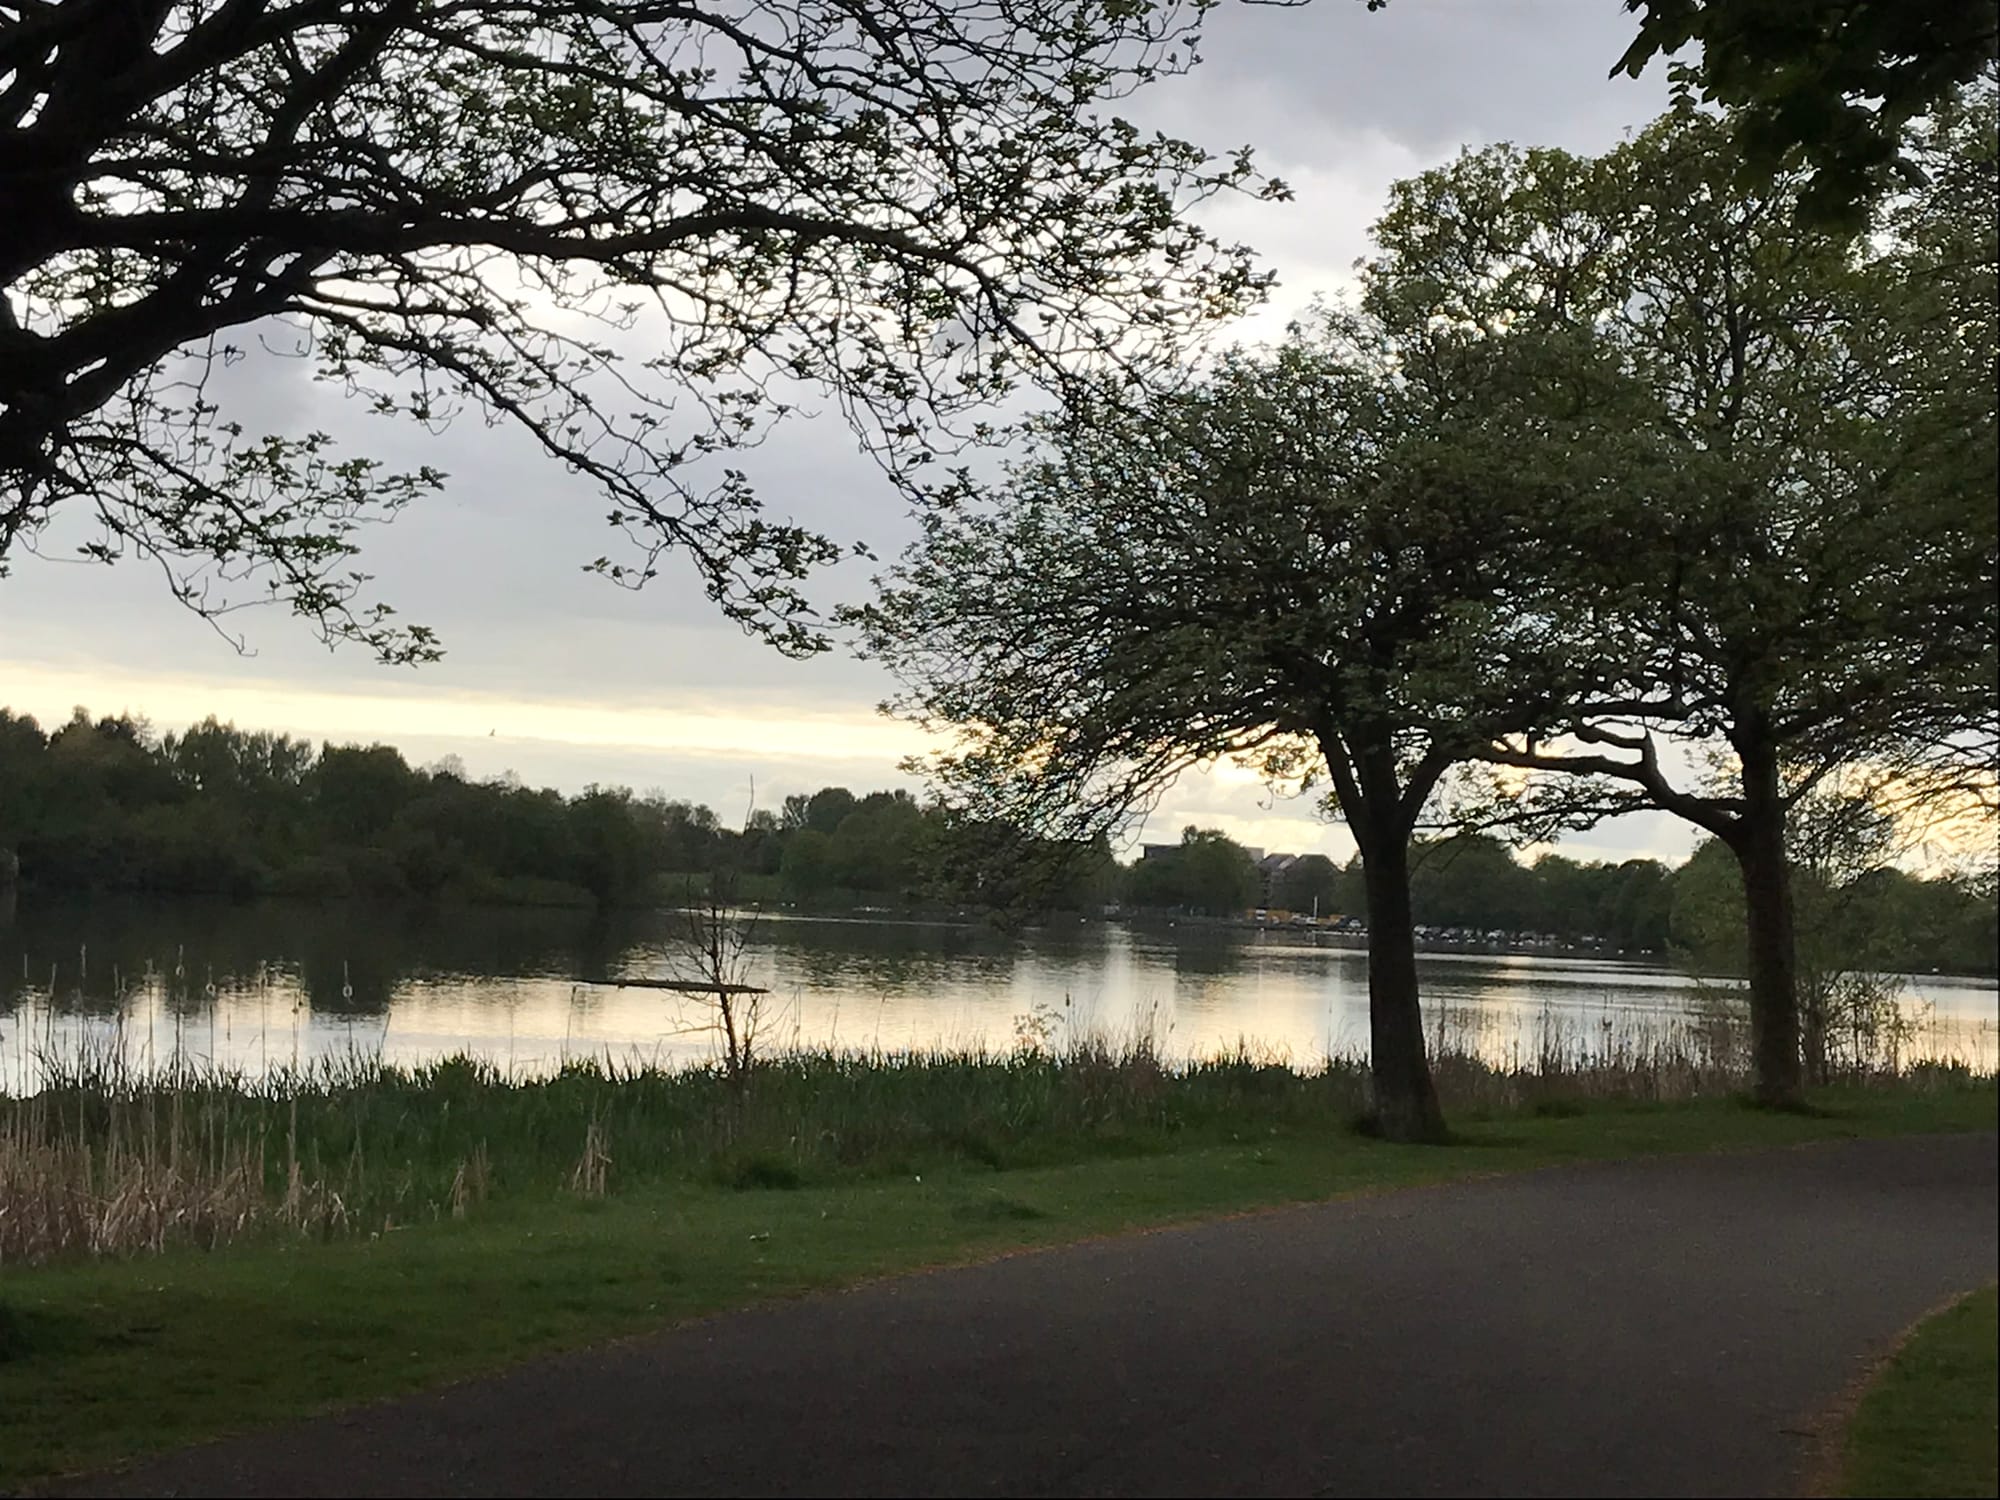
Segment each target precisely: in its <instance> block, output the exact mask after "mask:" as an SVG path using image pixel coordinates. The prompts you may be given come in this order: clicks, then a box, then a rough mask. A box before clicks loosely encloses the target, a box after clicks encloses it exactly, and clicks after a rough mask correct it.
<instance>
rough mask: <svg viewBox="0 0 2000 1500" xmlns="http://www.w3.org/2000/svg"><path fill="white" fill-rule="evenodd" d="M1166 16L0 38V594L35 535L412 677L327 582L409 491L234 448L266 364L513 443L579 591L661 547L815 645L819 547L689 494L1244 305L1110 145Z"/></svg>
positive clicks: (298, 440)
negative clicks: (559, 516)
mask: <svg viewBox="0 0 2000 1500" xmlns="http://www.w3.org/2000/svg"><path fill="white" fill-rule="evenodd" d="M1207 8H1208V7H1207V6H1206V5H1205V4H1202V3H1192V4H1185V5H1183V4H1175V3H1164V4H1160V3H1148V0H1140V3H1131V4H1127V3H1118V4H1099V3H1093V0H1004V3H1001V4H994V5H965V4H960V3H958V0H900V3H898V4H896V5H893V6H880V5H876V4H872V3H865V0H784V3H778V4H767V3H763V0H721V3H716V4H704V5H700V6H690V5H686V4H683V3H679V0H560V3H558V0H136V3H134V0H62V3H60V4H57V3H48V0H19V3H7V4H0V222H4V223H5V224H6V225H7V232H6V235H5V238H4V240H0V568H4V567H5V566H6V564H7V562H8V560H9V559H10V558H15V559H18V556H19V553H20V551H21V550H22V549H23V548H31V547H32V546H33V545H34V544H35V543H36V541H37V539H38V538H39V537H41V536H42V535H43V534H44V533H45V531H46V528H47V527H48V526H49V524H50V522H51V521H52V519H53V518H54V517H55V516H56V514H57V513H58V512H59V511H61V512H67V511H69V510H71V509H74V510H76V511H78V512H81V513H85V514H87V515H88V516H89V517H90V518H91V528H92V530H94V536H92V537H91V539H90V540H88V541H86V542H85V543H84V545H83V550H84V552H85V553H86V555H89V556H92V557H96V558H99V559H104V560H110V559H114V558H118V557H125V556H139V557H144V558H149V559H153V560H155V561H157V562H159V563H161V564H162V565H163V566H164V567H165V569H166V572H167V576H168V579H169V583H170V586H171V587H172V589H173V590H174V592H175V594H176V595H177V596H178V597H179V598H180V599H181V600H182V601H183V602H185V603H186V604H188V605H189V606H190V607H192V608H194V609H196V610H198V611H201V612H203V613H204V614H207V615H210V616H214V615H217V614H219V613H221V612H222V611H224V610H226V609H228V608H230V607H232V606H233V605H235V604H238V603H241V602H243V601H244V600H245V599H246V598H253V599H254V598H255V597H257V596H258V595H259V594H261V593H268V594H269V595H271V596H274V597H276V598H277V599H279V600H282V601H283V602H284V603H286V604H288V605H289V606H290V607H291V608H292V609H293V610H295V611H296V612H298V613H299V614H300V615H302V616H304V617H306V618H307V619H308V620H309V621H310V622H311V623H312V624H313V625H314V626H316V627H317V628H318V629H319V630H320V631H321V632H322V633H323V634H324V635H325V636H326V637H327V638H328V639H329V640H342V639H346V640H355V641H360V642H362V643H365V645H367V646H368V647H369V648H372V649H373V650H374V651H376V652H377V653H379V654H380V655H381V656H382V657H384V658H385V659H388V660H392V661H421V660H425V659H428V658H429V657H431V656H433V655H435V654H436V652H437V650H438V649H439V648H438V643H437V641H436V639H435V637H434V636H433V635H432V634H431V632H430V631H428V630H427V629H425V628H424V627H422V626H418V625H405V624H403V623H402V622H401V620H400V619H399V618H398V617H397V616H395V614H394V613H393V610H392V609H391V608H390V607H389V606H388V605H386V604H384V603H382V602H380V601H376V600H373V599H371V598H369V597H368V593H367V590H366V580H365V579H364V578H361V577H359V576H357V575H356V574H355V573H354V571H353V569H352V561H353V558H354V555H355V552H356V537H357V529H358V528H359V527H360V526H361V525H362V524H363V523H364V522H366V521H368V520H370V519H378V518H382V517H385V516H388V515H391V514H393V513H394V512H395V511H396V510H397V509H399V508H400V507H402V506H404V505H406V504H408V503H410V502H412V501H414V500H417V499H418V498H420V497H421V496H423V495H424V494H426V493H427V492H430V491H434V490H436V489H438V488H439V487H440V486H441V485H442V484H443V483H444V476H443V475H442V474H441V473H439V472H438V471H437V470H436V469H434V468H431V467H420V468H414V469H407V468H406V469H401V470H397V471H391V470H390V469H389V468H388V467H387V466H386V465H384V464H383V463H381V462H379V461H377V460H376V459H374V458H372V457H371V456H370V455H368V454H367V453H366V452H364V451H353V450H350V449H347V448H343V447H341V446H339V445H337V444H336V443H335V442H334V440H333V439H332V438H331V437H330V436H329V435H328V434H326V433H324V432H321V431H302V432H290V433H282V432H281V433H267V432H260V431H258V430H255V429H254V428H251V427H246V426H244V425H243V424H242V423H240V422H239V421H237V420H236V419H234V418H233V417H232V415H231V412H230V410H229V409H228V406H227V403H226V401H225V400H224V399H223V398H222V397H221V396H220V395H219V394H218V392H219V389H220V383H219V382H218V381H217V380H216V378H215V377H216V374H217V371H218V370H219V369H220V368H221V367H223V366H226V365H229V364H231V363H233V362H235V361H237V360H239V359H242V358H254V359H259V360H269V359H273V358H276V357H279V356H282V355H291V356H295V357H296V359H297V360H298V361H299V363H300V366H301V367H302V372H309V373H310V375H311V377H312V378H313V379H314V380H318V381H324V382H328V383H330V384H331V385H332V386H333V387H335V388H336V389H338V390H341V391H344V392H345V393H346V394H348V395H349V396H351V397H353V398H354V400H355V404H356V407H357V408H358V409H359V410H361V411H364V412H370V413H376V414H380V415H385V416H391V417H397V418H401V419H404V420H406V421H409V422H414V423H423V424H427V425H431V426H433V427H435V426H437V425H439V424H442V423H445V422H448V421H451V420H453V419H454V418H463V419H467V420H473V421H478V420H484V421H487V422H492V423H506V424H510V425H513V426H516V427H518V428H520V429H521V430H523V431H524V432H525V434H526V435H527V437H528V439H529V440H530V441H531V442H532V444H533V445H534V446H535V447H536V448H538V449H539V450H540V451H541V452H543V453H544V454H545V455H546V456H547V457H548V459H549V460H550V461H551V464H552V466H553V467H554V469H555V470H557V471H561V470H569V471H572V472H574V473H576V474H579V475H581V476H583V478H584V479H586V480H587V481H589V482H591V483H593V484H594V485H595V486H596V487H597V488H598V490H599V491H600V493H601V496H602V500H603V502H604V503H605V504H606V505H607V506H608V517H609V520H610V523H611V525H612V527H613V528H614V529H616V530H617V531H619V532H621V533H623V534H625V535H626V536H627V537H629V538H630V539H631V540H632V541H634V542H635V543H636V545H637V553H636V555H634V556H632V557H630V558H627V559H624V560H615V559H614V558H613V557H611V556H606V557H603V558H600V559H598V561H597V563H596V564H595V566H597V567H598V568H599V569H600V570H601V571H603V572H605V573H607V574H609V575H610V576H611V577H613V578H615V579H617V580H619V581H621V582H625V583H628V584H632V585H637V584H639V583H642V582H643V581H644V580H646V579H647V578H649V577H651V576H652V575H653V574H654V572H655V571H656V569H657V567H658V566H659V562H660V558H661V556H662V554H663V553H664V552H666V551H669V550H674V551H678V552H679V553H680V554H682V555H683V556H684V557H685V558H686V559H687V561H688V562H689V563H691V564H692V567H693V569H694V571H695V573H696V574H697V576H698V577H699V579H700V582H701V585H702V587H703V588H705V589H706V591H707V593H708V595H709V597H710V598H711V599H712V600H713V601H714V602H715V603H716V604H717V605H718V606H719V607H720V609H721V610H722V611H723V612H724V613H725V614H726V615H727V616H729V617H730V618H732V619H735V620H737V621H739V622H741V623H742V624H744V625H745V626H746V627H749V628H751V629H753V630H756V631H758V632H761V633H762V634H764V635H765V636H767V637H768V638H769V639H771V640H772V641H774V642H775V643H776V644H778V645H779V646H780V647H782V648H784V649H787V650H790V651H796V652H804V651H810V650H813V649H816V648H817V647H818V646H820V645H821V644H823V641H822V637H821V634H820V632H819V631H818V629H817V627H816V625H815V623H814V619H815V617H814V615H813V612H812V610H811V607H810V606H809V604H808V601H807V600H806V598H805V596H804V594H803V593H802V592H801V589H800V582H801V580H802V579H803V578H804V577H805V576H806V575H807V573H808V572H809V571H810V570H811V569H812V568H813V567H815V566H816V565H819V564H822V563H825V562H827V561H830V560H831V559H832V558H834V557H835V556H837V555H838V552H839V548H838V547H837V546H836V545H835V543H834V542H833V541H832V540H830V539H828V538H826V537H823V536H820V535H816V534H813V533H811V532H809V531H807V530H805V529H802V528H800V527H798V526H796V525H793V524H790V523H787V522H782V521H773V520H769V519H766V518H765V516H764V514H763V512H762V510H761V509H760V506H759V504H758V500H757V496H756V493H755V491H754V489H753V487H752V484H751V482H750V480H749V478H748V477H747V475H746V474H745V472H743V471H742V470H741V469H739V468H736V467H733V466H731V464H730V463H729V462H728V458H729V455H730V454H731V453H732V452H733V451H734V450H740V449H743V448H746V447H748V446H750V445H752V444H754V443H755V442H756V440H757V438H758V436H759V435H760V434H761V433H762V432H764V431H765V430H766V429H767V428H768V425H769V423H770V422H771V421H772V420H773V419H775V418H778V417H780V416H782V415H784V414H785V412H786V411H787V409H788V407H789V406H790V404H792V403H793V402H795V401H796V400H797V399H798V395H797V394H796V393H797V392H802V391H813V390H818V391H821V392H826V393H831V395H832V397H833V398H834V399H835V400H836V401H837V402H838V404H839V405H840V406H841V407H842V408H843V409H844V410H845V411H846V413H847V414H848V415H849V416H850V417H851V418H852V419H853V420H854V422H855V423H856V424H857V426H858V427H859V428H860V429H861V431H862V433H863V435H864V437H865V439H866V441H867V442H868V443H869V444H870V445H871V446H872V447H873V448H874V449H875V451H876V452H877V453H878V454H879V455H880V456H881V457H883V458H884V460H885V462H887V463H888V464H889V466H890V467H891V469H892V470H895V471H899V472H900V470H901V469H902V467H903V466H904V465H905V464H906V463H907V464H915V463H918V462H920V461H921V460H922V459H923V458H924V457H926V456H927V455H928V453H929V452H930V451H932V450H934V449H935V448H937V447H938V446H941V445H945V444H947V443H948V441H949V434H950V433H952V432H954V431H958V430H960V429H959V427H958V425H957V424H959V423H960V422H961V420H962V419H966V418H967V417H968V414H970V413H973V412H975V411H976V410H977V409H979V408H980V407H981V406H982V404H983V403H986V402H989V401H991V400H992V399H993V398H995V397H996V396H998V395H1000V394H1002V393H1004V392H1005V391H1007V390H1008V389H1010V388H1011V387H1012V385H1013V384H1014V383H1015V381H1017V380H1018V379H1020V378H1023V377H1024V376H1025V377H1029V378H1039V379H1052V378H1058V377H1060V376H1062V375H1063V374H1064V373H1065V372H1068V371H1071V370H1073V369H1076V368H1078V367H1079V366H1088V365H1090V364H1092V363H1095V362H1100V361H1104V360H1115V361H1118V362H1121V363H1124V364H1126V365H1128V366H1132V365H1143V364H1144V362H1146V361H1147V360H1148V359H1150V358H1152V357H1154V356H1157V355H1159V354H1160V353H1162V352H1163V351H1164V350H1166V349H1169V348H1171V347H1172V346H1173V344H1174V343H1175V342H1176V339H1177V337H1178V335H1180V334H1181V333H1182V332H1184V331H1185V330H1186V329H1187V328H1188V327H1189V326H1190V325H1191V324H1194V323H1198V322H1200V321H1202V320H1204V319H1207V318H1209V317H1212V316H1216V315H1220V314H1224V313H1227V312H1230V311H1232V310H1234V309H1236V308H1238V307H1240V306H1242V305H1244V304H1245V302H1246V301H1248V300H1251V299H1254V297H1255V296H1256V295H1257V293H1258V291H1259V289H1260V288H1261V286H1262V284H1263V281H1262V277H1261V276H1260V274H1259V273H1257V272H1255V271H1254V270H1253V269H1252V268H1251V266H1250V264H1249V262H1248V260H1247V258H1246V254H1245V252H1243V251H1242V250H1241V249H1240V248H1233V247H1230V246H1227V245H1224V244H1221V243H1219V242H1217V241H1216V240H1215V239H1214V238H1213V237H1212V236H1210V235H1209V234H1207V233H1206V232H1205V231H1203V230H1202V229H1200V228H1198V227H1197V226H1196V225H1195V224H1194V223H1193V222H1192V220H1191V219H1190V218H1189V216H1188V214H1187V210H1188V209H1189V207H1190V206H1191V205H1193V204H1195V203H1197V202H1199V201H1200V200H1201V199H1203V198H1205V197H1206V196H1208V195H1210V194H1212V193H1215V192H1218V191H1222V190H1226V189H1236V188H1245V189H1250V190H1253V191H1259V192H1265V193H1272V194H1276V193H1282V191H1283V188H1282V185H1281V184H1278V183H1276V182H1272V181H1266V180H1263V179H1260V178H1258V177H1257V176H1256V175H1255V174H1254V173H1253V171H1252V169H1251V167H1250V165H1249V162H1248V159H1247V156H1246V155H1244V154H1243V153H1240V152H1239V153H1237V154H1235V155H1230V156H1226V157H1222V158H1217V157H1214V156H1211V155H1210V154H1209V153H1208V152H1206V151H1204V150H1202V149H1200V148H1198V147H1196V146H1194V145H1191V144H1189V143H1187V142H1184V141H1181V140H1177V139H1173V138H1170V137H1167V136H1164V135H1161V134H1158V133H1154V132H1149V131H1145V130H1141V129H1140V128H1138V127H1136V126H1134V125H1132V124H1130V123H1128V122H1126V121H1124V120H1123V119H1121V118H1119V117H1118V116H1117V115H1116V113H1115V112H1114V111H1115V108H1116V101H1117V100H1118V99H1120V98H1121V97H1122V96H1124V95H1125V94H1127V93H1129V92H1130V91H1132V90H1133V89H1136V88H1139V87H1141V86H1143V85H1145V84H1146V83H1148V82H1149V81H1151V80H1153V79H1155V78H1158V77H1160V76H1162V75H1164V74H1169V73H1173V72H1176V71H1178V70H1180V69H1183V68H1185V67H1187V66H1189V65H1190V64H1191V63H1192V62H1193V61H1194V59H1195V51H1194V49H1195V46H1196V43H1197V40H1198V36H1197V28H1198V24H1199V21H1200V18H1201V15H1202V13H1203V12H1204V11H1205V10H1206V9H1207ZM89 534H90V533H88V532H87V533H86V535H89ZM587 555H588V554H587V553H586V554H585V556H587ZM251 578H254V579H256V580H257V582H258V584H259V585H261V587H253V586H252V585H251V584H250V582H249V581H248V580H249V579H251Z"/></svg>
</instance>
